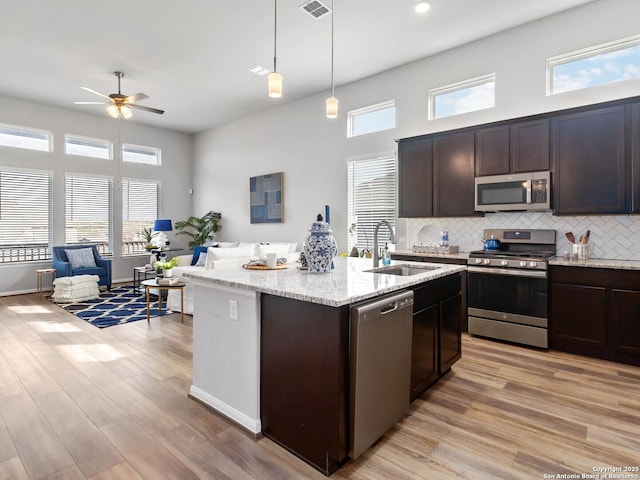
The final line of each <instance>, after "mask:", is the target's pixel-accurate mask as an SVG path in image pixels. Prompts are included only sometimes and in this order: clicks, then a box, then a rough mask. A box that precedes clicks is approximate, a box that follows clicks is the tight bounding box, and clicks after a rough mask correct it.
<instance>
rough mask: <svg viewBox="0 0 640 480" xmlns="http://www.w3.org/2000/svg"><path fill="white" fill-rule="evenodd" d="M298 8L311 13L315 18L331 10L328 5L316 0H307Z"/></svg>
mask: <svg viewBox="0 0 640 480" xmlns="http://www.w3.org/2000/svg"><path fill="white" fill-rule="evenodd" d="M300 8H301V9H302V10H304V11H305V12H307V13H308V14H309V15H311V16H312V17H313V18H315V19H316V20H317V19H318V18H320V17H324V16H325V15H326V14H327V13H329V12H331V10H330V9H329V7H327V6H325V5H323V4H322V3H320V2H318V1H317V0H310V1H309V2H306V3H303V4H302V5H300Z"/></svg>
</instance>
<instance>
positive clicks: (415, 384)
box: [411, 303, 439, 402]
mask: <svg viewBox="0 0 640 480" xmlns="http://www.w3.org/2000/svg"><path fill="white" fill-rule="evenodd" d="M438 314H439V306H438V304H437V303H436V304H435V305H432V306H430V307H429V308H425V309H424V310H420V311H419V312H416V313H414V314H413V333H412V342H411V401H412V402H413V401H414V400H415V399H416V398H418V397H419V396H420V395H421V394H422V393H423V392H424V391H425V390H426V389H427V388H428V387H429V385H431V384H432V383H433V382H435V381H436V380H437V379H438V363H437V362H438V343H437V342H438Z"/></svg>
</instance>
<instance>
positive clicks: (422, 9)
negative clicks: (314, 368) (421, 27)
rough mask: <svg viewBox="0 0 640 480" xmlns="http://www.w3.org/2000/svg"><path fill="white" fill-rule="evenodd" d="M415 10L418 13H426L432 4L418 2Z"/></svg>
mask: <svg viewBox="0 0 640 480" xmlns="http://www.w3.org/2000/svg"><path fill="white" fill-rule="evenodd" d="M413 8H414V9H415V11H416V12H418V13H425V12H427V11H428V10H429V9H430V8H431V4H430V3H429V2H418V3H416V6H415V7H413Z"/></svg>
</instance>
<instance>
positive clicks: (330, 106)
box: [325, 0, 339, 118]
mask: <svg viewBox="0 0 640 480" xmlns="http://www.w3.org/2000/svg"><path fill="white" fill-rule="evenodd" d="M334 14H335V10H334V7H333V0H331V97H329V98H327V100H326V101H325V104H326V114H327V118H338V103H339V101H338V99H337V98H336V95H335V82H334V79H333V63H334V62H333V18H334Z"/></svg>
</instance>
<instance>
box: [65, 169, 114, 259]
mask: <svg viewBox="0 0 640 480" xmlns="http://www.w3.org/2000/svg"><path fill="white" fill-rule="evenodd" d="M112 184H113V180H112V179H111V178H109V177H93V176H87V175H76V174H66V175H65V209H66V211H65V243H66V244H68V245H71V244H77V243H95V244H97V245H98V251H99V252H100V253H106V254H111V253H113V248H112V242H111V238H112V205H113V202H112Z"/></svg>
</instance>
